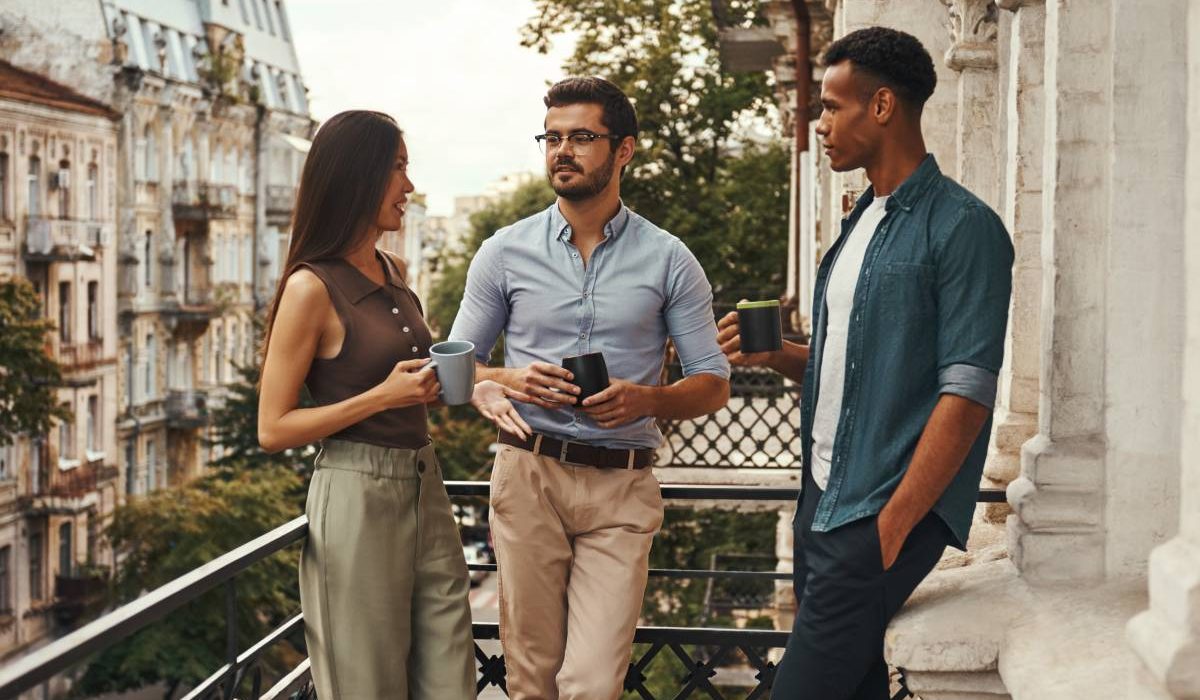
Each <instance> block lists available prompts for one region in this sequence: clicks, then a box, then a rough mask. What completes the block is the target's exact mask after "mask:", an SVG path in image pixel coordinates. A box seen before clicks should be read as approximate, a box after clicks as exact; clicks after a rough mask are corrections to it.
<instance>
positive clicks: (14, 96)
mask: <svg viewBox="0 0 1200 700" xmlns="http://www.w3.org/2000/svg"><path fill="white" fill-rule="evenodd" d="M0 99H9V100H16V101H18V102H32V103H34V104H39V105H45V106H47V107H55V108H57V109H63V110H66V111H69V112H78V113H80V114H91V115H94V116H97V117H107V118H109V119H118V118H120V115H119V114H118V113H117V112H116V111H114V110H113V109H112V108H111V107H109V106H108V105H106V104H104V103H103V102H100V101H99V100H93V99H92V98H90V97H86V96H84V95H81V94H79V93H78V92H75V91H74V90H72V89H71V88H69V87H67V86H66V85H61V84H59V83H56V82H54V81H53V80H50V79H49V78H47V77H45V76H42V75H38V74H37V73H31V72H29V71H27V70H22V69H20V68H17V67H16V66H14V65H12V64H11V63H8V62H7V61H0Z"/></svg>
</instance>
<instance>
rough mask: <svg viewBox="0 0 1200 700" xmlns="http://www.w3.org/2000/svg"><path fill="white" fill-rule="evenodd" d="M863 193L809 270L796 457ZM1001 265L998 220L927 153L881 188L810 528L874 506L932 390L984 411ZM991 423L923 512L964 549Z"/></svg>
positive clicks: (1003, 248) (998, 336) (909, 449)
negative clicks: (830, 288) (883, 202)
mask: <svg viewBox="0 0 1200 700" xmlns="http://www.w3.org/2000/svg"><path fill="white" fill-rule="evenodd" d="M874 197H875V195H874V190H873V189H868V190H867V191H866V192H865V193H863V195H862V197H860V198H859V200H858V203H857V205H856V206H855V208H854V211H853V212H851V214H850V216H849V217H847V218H846V219H844V220H843V221H842V235H841V236H840V237H839V238H838V240H837V241H836V242H835V243H834V244H833V247H832V248H830V250H829V252H828V253H827V254H826V255H825V257H824V259H822V261H821V266H820V268H819V269H818V271H817V279H816V288H815V294H814V298H813V315H812V318H813V319H815V322H814V323H813V329H814V332H813V339H812V348H811V353H810V361H809V363H808V367H807V369H806V371H805V375H804V388H803V403H802V408H801V439H802V443H801V444H802V449H803V455H802V458H803V460H804V462H803V463H804V464H809V463H810V458H811V454H812V442H813V441H812V428H813V413H814V409H815V407H816V405H817V395H818V393H819V392H820V386H819V385H818V383H819V379H820V376H821V367H820V365H821V353H822V350H823V348H824V343H825V324H826V320H827V319H826V313H825V311H826V307H825V289H826V286H827V284H828V281H829V273H830V270H831V269H832V268H833V265H834V262H835V261H836V259H837V256H838V252H839V251H840V250H841V247H842V243H843V241H845V239H846V234H847V232H849V231H851V230H852V229H853V228H854V224H855V223H856V222H857V221H858V218H859V217H860V216H861V215H862V212H863V210H864V209H866V207H867V205H868V204H870V203H871V200H872V199H874ZM1012 264H1013V247H1012V241H1011V240H1010V239H1009V235H1008V232H1007V231H1006V230H1005V228H1004V224H1003V223H1002V222H1001V220H1000V217H998V216H997V215H996V213H995V212H993V211H992V210H991V209H990V208H988V206H987V205H986V204H984V203H983V202H982V201H980V200H979V198H977V197H975V196H974V195H973V194H971V193H970V192H968V191H967V190H966V189H965V188H963V187H962V186H961V185H959V184H958V183H956V182H954V181H953V180H951V179H950V178H948V177H946V176H944V175H942V172H941V170H939V169H938V166H937V162H936V161H935V160H934V158H933V156H932V155H930V156H926V158H925V160H924V162H922V164H921V165H920V167H918V168H917V170H916V171H915V172H913V174H912V175H910V176H909V177H908V179H907V180H905V181H904V183H903V184H902V185H901V186H900V187H899V188H898V189H897V190H896V191H895V192H893V193H892V196H891V197H890V198H889V200H888V202H887V207H886V212H885V214H884V217H883V220H882V221H881V222H880V224H879V227H878V229H877V230H876V232H875V235H874V237H873V238H872V239H871V243H870V246H869V247H868V248H867V253H866V257H865V258H864V260H863V266H862V269H861V270H860V272H859V278H858V284H857V287H856V288H855V292H854V304H853V307H852V309H851V316H850V327H849V334H848V336H847V341H846V375H845V390H844V394H843V400H842V406H841V415H840V416H839V418H838V428H837V435H836V437H835V439H834V444H833V458H832V462H831V465H830V474H829V483H828V484H827V486H826V489H825V493H824V494H823V495H822V497H821V500H820V503H819V504H818V506H817V511H816V515H815V517H814V519H813V523H812V529H813V530H815V531H818V532H826V531H829V530H833V529H834V528H836V527H838V526H840V525H844V524H846V523H849V522H853V521H855V520H858V519H860V518H864V517H868V516H872V515H875V514H877V513H878V512H879V511H880V510H881V509H882V508H883V506H884V505H885V504H886V503H887V502H888V499H890V498H891V495H892V493H893V492H894V491H895V490H896V487H897V486H899V484H900V480H901V479H902V478H903V476H904V473H905V472H906V471H907V470H908V465H909V462H910V461H911V460H912V456H913V451H914V450H915V449H916V446H917V441H918V440H919V439H920V437H921V433H922V432H923V431H924V429H925V424H926V422H927V421H928V420H929V416H930V414H931V413H932V411H933V408H934V406H935V405H936V404H937V402H938V399H939V397H940V396H941V395H942V394H947V393H948V394H957V395H959V396H963V397H966V398H968V399H970V400H972V401H975V402H977V403H980V404H982V405H984V406H987V407H989V408H991V407H992V405H993V403H994V401H995V397H996V383H997V375H998V373H999V371H1000V365H1001V363H1002V361H1003V359H1004V337H1005V332H1006V328H1007V324H1008V305H1009V297H1010V294H1011V290H1012ZM991 423H992V421H991V419H990V418H989V419H988V421H987V423H986V424H985V425H984V427H983V429H982V430H981V431H980V433H979V437H978V438H976V440H975V442H974V444H973V445H972V446H971V449H970V452H969V453H968V454H967V458H966V460H965V461H964V463H963V465H962V467H961V468H960V469H959V471H958V474H957V475H955V477H954V480H953V481H952V482H951V483H950V486H949V487H948V488H947V489H946V491H945V493H943V494H942V496H941V498H939V499H938V501H937V503H936V504H935V505H934V507H933V510H934V512H935V513H937V514H938V515H939V516H940V517H941V518H942V520H944V521H945V522H946V524H947V525H948V526H949V527H950V529H951V531H952V532H953V533H954V537H955V539H956V540H957V542H956V545H957V546H959V547H961V548H964V549H965V548H966V542H967V534H968V532H969V531H970V528H971V517H972V514H973V512H974V510H975V502H976V499H977V497H978V492H979V481H980V478H981V476H982V474H983V463H984V459H985V457H986V456H987V445H988V439H989V436H990V434H991Z"/></svg>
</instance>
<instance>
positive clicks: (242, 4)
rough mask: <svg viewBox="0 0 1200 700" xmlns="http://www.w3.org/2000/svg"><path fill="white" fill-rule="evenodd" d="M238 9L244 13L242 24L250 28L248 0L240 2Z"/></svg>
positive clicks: (240, 0)
mask: <svg viewBox="0 0 1200 700" xmlns="http://www.w3.org/2000/svg"><path fill="white" fill-rule="evenodd" d="M238 9H239V10H241V11H242V24H245V25H247V26H249V24H250V15H249V14H247V13H246V0H238Z"/></svg>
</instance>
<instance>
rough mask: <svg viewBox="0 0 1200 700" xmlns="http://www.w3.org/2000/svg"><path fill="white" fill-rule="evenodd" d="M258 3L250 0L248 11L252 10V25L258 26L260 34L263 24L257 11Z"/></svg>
mask: <svg viewBox="0 0 1200 700" xmlns="http://www.w3.org/2000/svg"><path fill="white" fill-rule="evenodd" d="M258 2H259V0H250V9H252V10H254V24H255V25H257V26H258V30H259V31H260V32H261V31H262V28H263V22H262V14H260V12H259V9H258Z"/></svg>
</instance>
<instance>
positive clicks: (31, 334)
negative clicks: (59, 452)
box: [0, 277, 72, 446]
mask: <svg viewBox="0 0 1200 700" xmlns="http://www.w3.org/2000/svg"><path fill="white" fill-rule="evenodd" d="M41 311H42V299H41V297H39V296H38V294H37V292H36V291H35V290H34V288H33V285H32V284H30V283H29V281H28V280H26V279H24V278H21V277H11V278H5V279H0V446H3V445H8V444H10V443H12V442H13V440H14V439H15V438H16V436H17V435H18V434H21V433H29V434H32V435H41V434H44V433H46V432H48V431H49V430H50V428H51V426H52V425H53V423H54V421H56V420H60V421H65V420H70V418H71V415H72V414H71V411H70V409H69V408H68V407H67V405H66V404H63V403H60V402H59V400H58V395H57V391H56V387H58V386H60V385H61V384H62V368H61V367H60V366H59V364H58V362H56V361H55V360H54V358H53V357H51V355H50V353H49V352H48V350H47V348H48V347H49V344H50V339H49V338H48V337H47V336H48V335H49V334H50V333H51V332H52V331H53V330H54V324H53V323H51V322H50V321H47V320H45V319H43V318H42V317H41Z"/></svg>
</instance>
